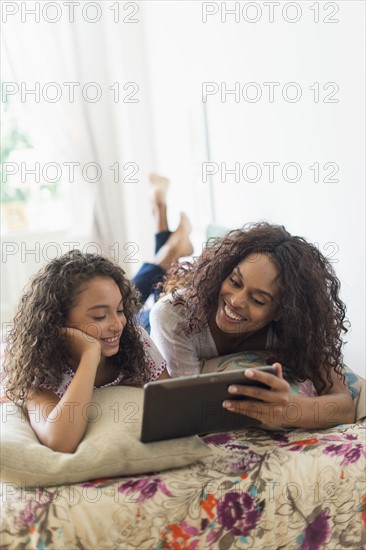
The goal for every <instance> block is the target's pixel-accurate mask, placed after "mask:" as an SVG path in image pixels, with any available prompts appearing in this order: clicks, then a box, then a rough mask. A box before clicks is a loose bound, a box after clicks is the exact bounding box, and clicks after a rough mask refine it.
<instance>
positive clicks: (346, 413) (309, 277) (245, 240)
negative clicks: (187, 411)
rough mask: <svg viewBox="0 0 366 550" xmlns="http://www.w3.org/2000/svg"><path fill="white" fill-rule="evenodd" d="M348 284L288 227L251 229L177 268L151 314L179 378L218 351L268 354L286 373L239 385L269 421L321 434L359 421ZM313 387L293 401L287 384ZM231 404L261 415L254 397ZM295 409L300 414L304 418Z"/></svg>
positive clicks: (279, 371) (211, 244) (195, 370)
mask: <svg viewBox="0 0 366 550" xmlns="http://www.w3.org/2000/svg"><path fill="white" fill-rule="evenodd" d="M339 288H340V283H339V281H338V279H337V277H336V276H335V273H334V270H333V268H332V266H331V264H330V263H329V262H328V261H327V259H326V258H325V257H324V256H323V255H322V254H321V253H320V252H319V250H318V249H317V248H316V247H315V246H313V245H312V244H310V243H308V242H307V241H306V240H305V239H303V238H301V237H294V236H291V235H290V233H288V232H287V231H286V230H285V228H284V227H282V226H276V225H271V224H268V223H259V224H253V225H249V226H245V227H244V228H243V229H242V230H237V231H233V232H231V233H229V234H228V235H227V236H226V237H224V238H222V239H216V240H214V241H212V242H209V243H208V246H207V248H206V249H205V250H204V251H203V253H202V255H201V256H200V257H199V258H196V259H195V260H194V261H193V262H192V263H189V262H184V263H181V264H179V265H176V266H175V267H174V268H172V269H171V270H170V272H169V273H168V276H167V279H166V282H165V285H164V292H165V293H166V294H167V293H170V294H168V295H166V296H165V297H164V298H163V299H161V300H160V301H159V302H157V304H155V306H154V307H153V309H152V311H151V315H150V322H151V336H152V338H153V340H154V342H155V343H156V344H157V346H158V348H159V349H160V351H161V353H162V354H163V356H164V357H165V359H166V360H167V365H168V371H169V373H170V375H171V376H181V375H188V374H198V373H200V372H201V370H202V366H203V364H204V362H205V360H207V359H210V358H212V357H216V356H219V355H225V354H229V353H234V352H239V351H248V350H268V362H273V361H276V368H277V375H278V376H274V375H269V374H265V373H258V372H256V371H253V370H249V371H247V376H250V377H252V378H253V379H256V380H258V381H261V382H263V383H265V384H267V385H268V386H269V387H270V389H268V390H266V389H258V388H250V387H247V386H245V385H243V386H236V387H235V388H230V391H231V392H232V393H236V394H241V395H245V396H247V397H252V398H256V399H260V400H261V401H263V403H261V404H260V416H261V418H260V419H261V420H262V421H263V422H264V423H266V424H272V425H277V426H278V425H281V426H289V425H291V426H297V427H302V428H319V427H329V425H331V424H333V425H334V424H339V423H346V422H353V420H354V407H353V402H352V398H351V396H350V393H349V391H348V388H347V385H346V384H345V379H344V374H343V368H342V340H341V333H342V331H343V332H347V329H346V327H345V306H344V304H343V303H342V301H341V300H340V298H339ZM282 373H283V374H282ZM283 375H284V378H283ZM309 381H310V382H312V384H313V385H314V387H315V390H316V391H313V395H312V396H309V397H308V396H301V395H300V396H291V395H290V387H289V383H288V382H300V383H304V382H307V383H308V382H309ZM300 393H301V392H300ZM223 405H224V406H225V407H226V408H228V409H229V410H234V408H235V410H236V411H238V412H241V413H242V414H246V415H248V416H256V415H258V407H255V410H254V409H253V401H251V400H241V401H239V402H238V401H230V400H228V401H225V402H224V404H223ZM290 406H292V407H295V408H296V410H297V413H298V414H297V415H296V419H295V420H293V418H294V415H292V416H291V415H289V407H290ZM251 409H252V410H251Z"/></svg>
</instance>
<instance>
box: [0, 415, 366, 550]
mask: <svg viewBox="0 0 366 550" xmlns="http://www.w3.org/2000/svg"><path fill="white" fill-rule="evenodd" d="M365 428H366V424H365V422H363V421H359V422H358V423H356V424H354V425H344V426H337V427H336V428H331V429H329V430H324V431H319V432H314V431H313V432H311V433H308V432H305V431H300V430H292V431H276V432H275V431H264V430H253V429H251V430H249V429H248V430H244V431H240V432H230V433H225V434H215V435H209V436H206V437H205V438H204V439H205V441H206V442H207V444H209V445H210V446H211V447H212V448H213V454H212V456H210V457H209V458H206V459H205V460H203V461H200V462H196V463H195V464H192V465H191V466H189V467H185V468H179V469H175V470H169V471H166V472H161V473H156V474H154V473H152V474H151V475H143V476H135V477H132V478H114V479H100V480H93V481H91V482H88V483H82V484H77V485H68V486H67V485H64V486H58V487H51V488H46V489H45V488H43V489H41V488H38V489H33V490H27V489H26V488H25V487H15V486H12V485H11V484H7V485H4V487H3V495H2V526H1V541H0V542H1V548H3V549H16V550H18V549H20V548H32V549H33V548H34V549H36V548H37V549H51V548H52V549H63V550H64V549H77V548H78V549H121V550H128V549H139V550H140V549H141V550H143V549H159V550H160V549H161V550H162V549H173V550H183V549H187V550H188V549H191V550H196V549H205V550H206V549H207V550H209V549H212V550H216V549H236V548H240V549H253V548H254V549H261V550H272V549H273V550H275V549H276V550H280V549H284V550H292V549H299V550H318V549H319V550H320V549H322V550H323V549H324V550H338V549H350V550H360V549H364V550H365V549H366V535H365V523H366V488H365V463H366V462H365V457H366V452H365Z"/></svg>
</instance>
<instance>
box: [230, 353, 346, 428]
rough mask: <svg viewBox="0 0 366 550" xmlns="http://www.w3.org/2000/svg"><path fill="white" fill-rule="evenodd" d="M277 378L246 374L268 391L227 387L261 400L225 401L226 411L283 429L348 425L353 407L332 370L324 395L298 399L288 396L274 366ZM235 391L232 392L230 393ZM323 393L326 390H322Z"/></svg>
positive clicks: (278, 365) (251, 370) (277, 366)
mask: <svg viewBox="0 0 366 550" xmlns="http://www.w3.org/2000/svg"><path fill="white" fill-rule="evenodd" d="M275 366H276V368H277V374H278V376H274V375H272V374H268V373H264V372H259V371H256V370H254V369H249V370H248V371H246V374H245V376H248V377H250V378H251V379H252V380H258V381H260V382H263V383H264V384H267V385H268V386H270V388H271V389H270V390H267V389H263V388H256V387H253V386H252V387H251V386H244V385H243V386H235V387H232V386H230V388H229V392H230V393H233V394H240V395H245V396H247V397H249V398H250V397H252V398H255V399H259V400H261V401H252V400H250V399H249V400H245V401H229V400H227V401H225V402H224V403H225V404H224V406H225V408H227V409H228V410H232V411H235V412H239V413H241V414H244V415H247V416H250V417H252V418H256V419H257V420H260V421H261V422H263V424H266V425H273V426H281V427H284V428H290V427H293V428H295V427H296V428H304V429H310V430H312V429H319V428H320V429H324V428H330V427H331V426H336V425H337V424H352V423H353V422H354V421H355V407H354V404H353V401H352V397H351V394H350V392H349V389H348V387H347V385H345V384H344V383H343V382H342V381H341V380H340V379H339V377H338V375H337V373H336V372H335V371H333V372H332V374H331V377H332V381H333V386H332V388H331V389H330V390H329V392H328V393H327V394H323V395H319V396H317V397H301V396H297V395H291V394H290V386H289V384H288V383H287V382H286V381H285V380H284V379H283V377H282V367H281V365H280V364H279V363H275ZM233 388H236V391H232V390H233ZM325 391H326V389H325Z"/></svg>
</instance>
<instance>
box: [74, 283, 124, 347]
mask: <svg viewBox="0 0 366 550" xmlns="http://www.w3.org/2000/svg"><path fill="white" fill-rule="evenodd" d="M126 323H127V319H126V317H125V314H124V311H123V302H122V295H121V292H120V289H119V287H118V285H117V283H116V282H115V281H114V280H113V279H112V278H111V277H95V278H94V279H91V280H90V281H87V282H86V283H83V284H82V285H81V286H80V288H79V289H78V293H77V297H76V303H75V305H74V306H73V307H72V308H71V310H70V311H69V314H68V316H67V319H66V324H67V325H68V326H70V327H72V328H77V329H79V330H82V331H83V332H85V333H86V334H88V335H89V336H92V337H93V338H96V339H97V340H99V342H100V344H101V348H102V356H104V357H110V356H112V355H115V354H116V353H117V352H118V348H119V341H120V338H121V336H122V332H123V329H124V328H125V326H126Z"/></svg>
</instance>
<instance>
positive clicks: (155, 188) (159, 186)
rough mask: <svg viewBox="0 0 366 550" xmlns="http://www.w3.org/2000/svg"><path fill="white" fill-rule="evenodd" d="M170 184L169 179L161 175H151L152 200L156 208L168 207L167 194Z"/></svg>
mask: <svg viewBox="0 0 366 550" xmlns="http://www.w3.org/2000/svg"><path fill="white" fill-rule="evenodd" d="M169 183H170V181H169V180H168V178H164V177H163V176H159V174H154V173H152V174H150V184H151V199H152V202H153V204H154V206H157V207H160V206H165V205H166V194H167V191H168V187H169Z"/></svg>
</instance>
